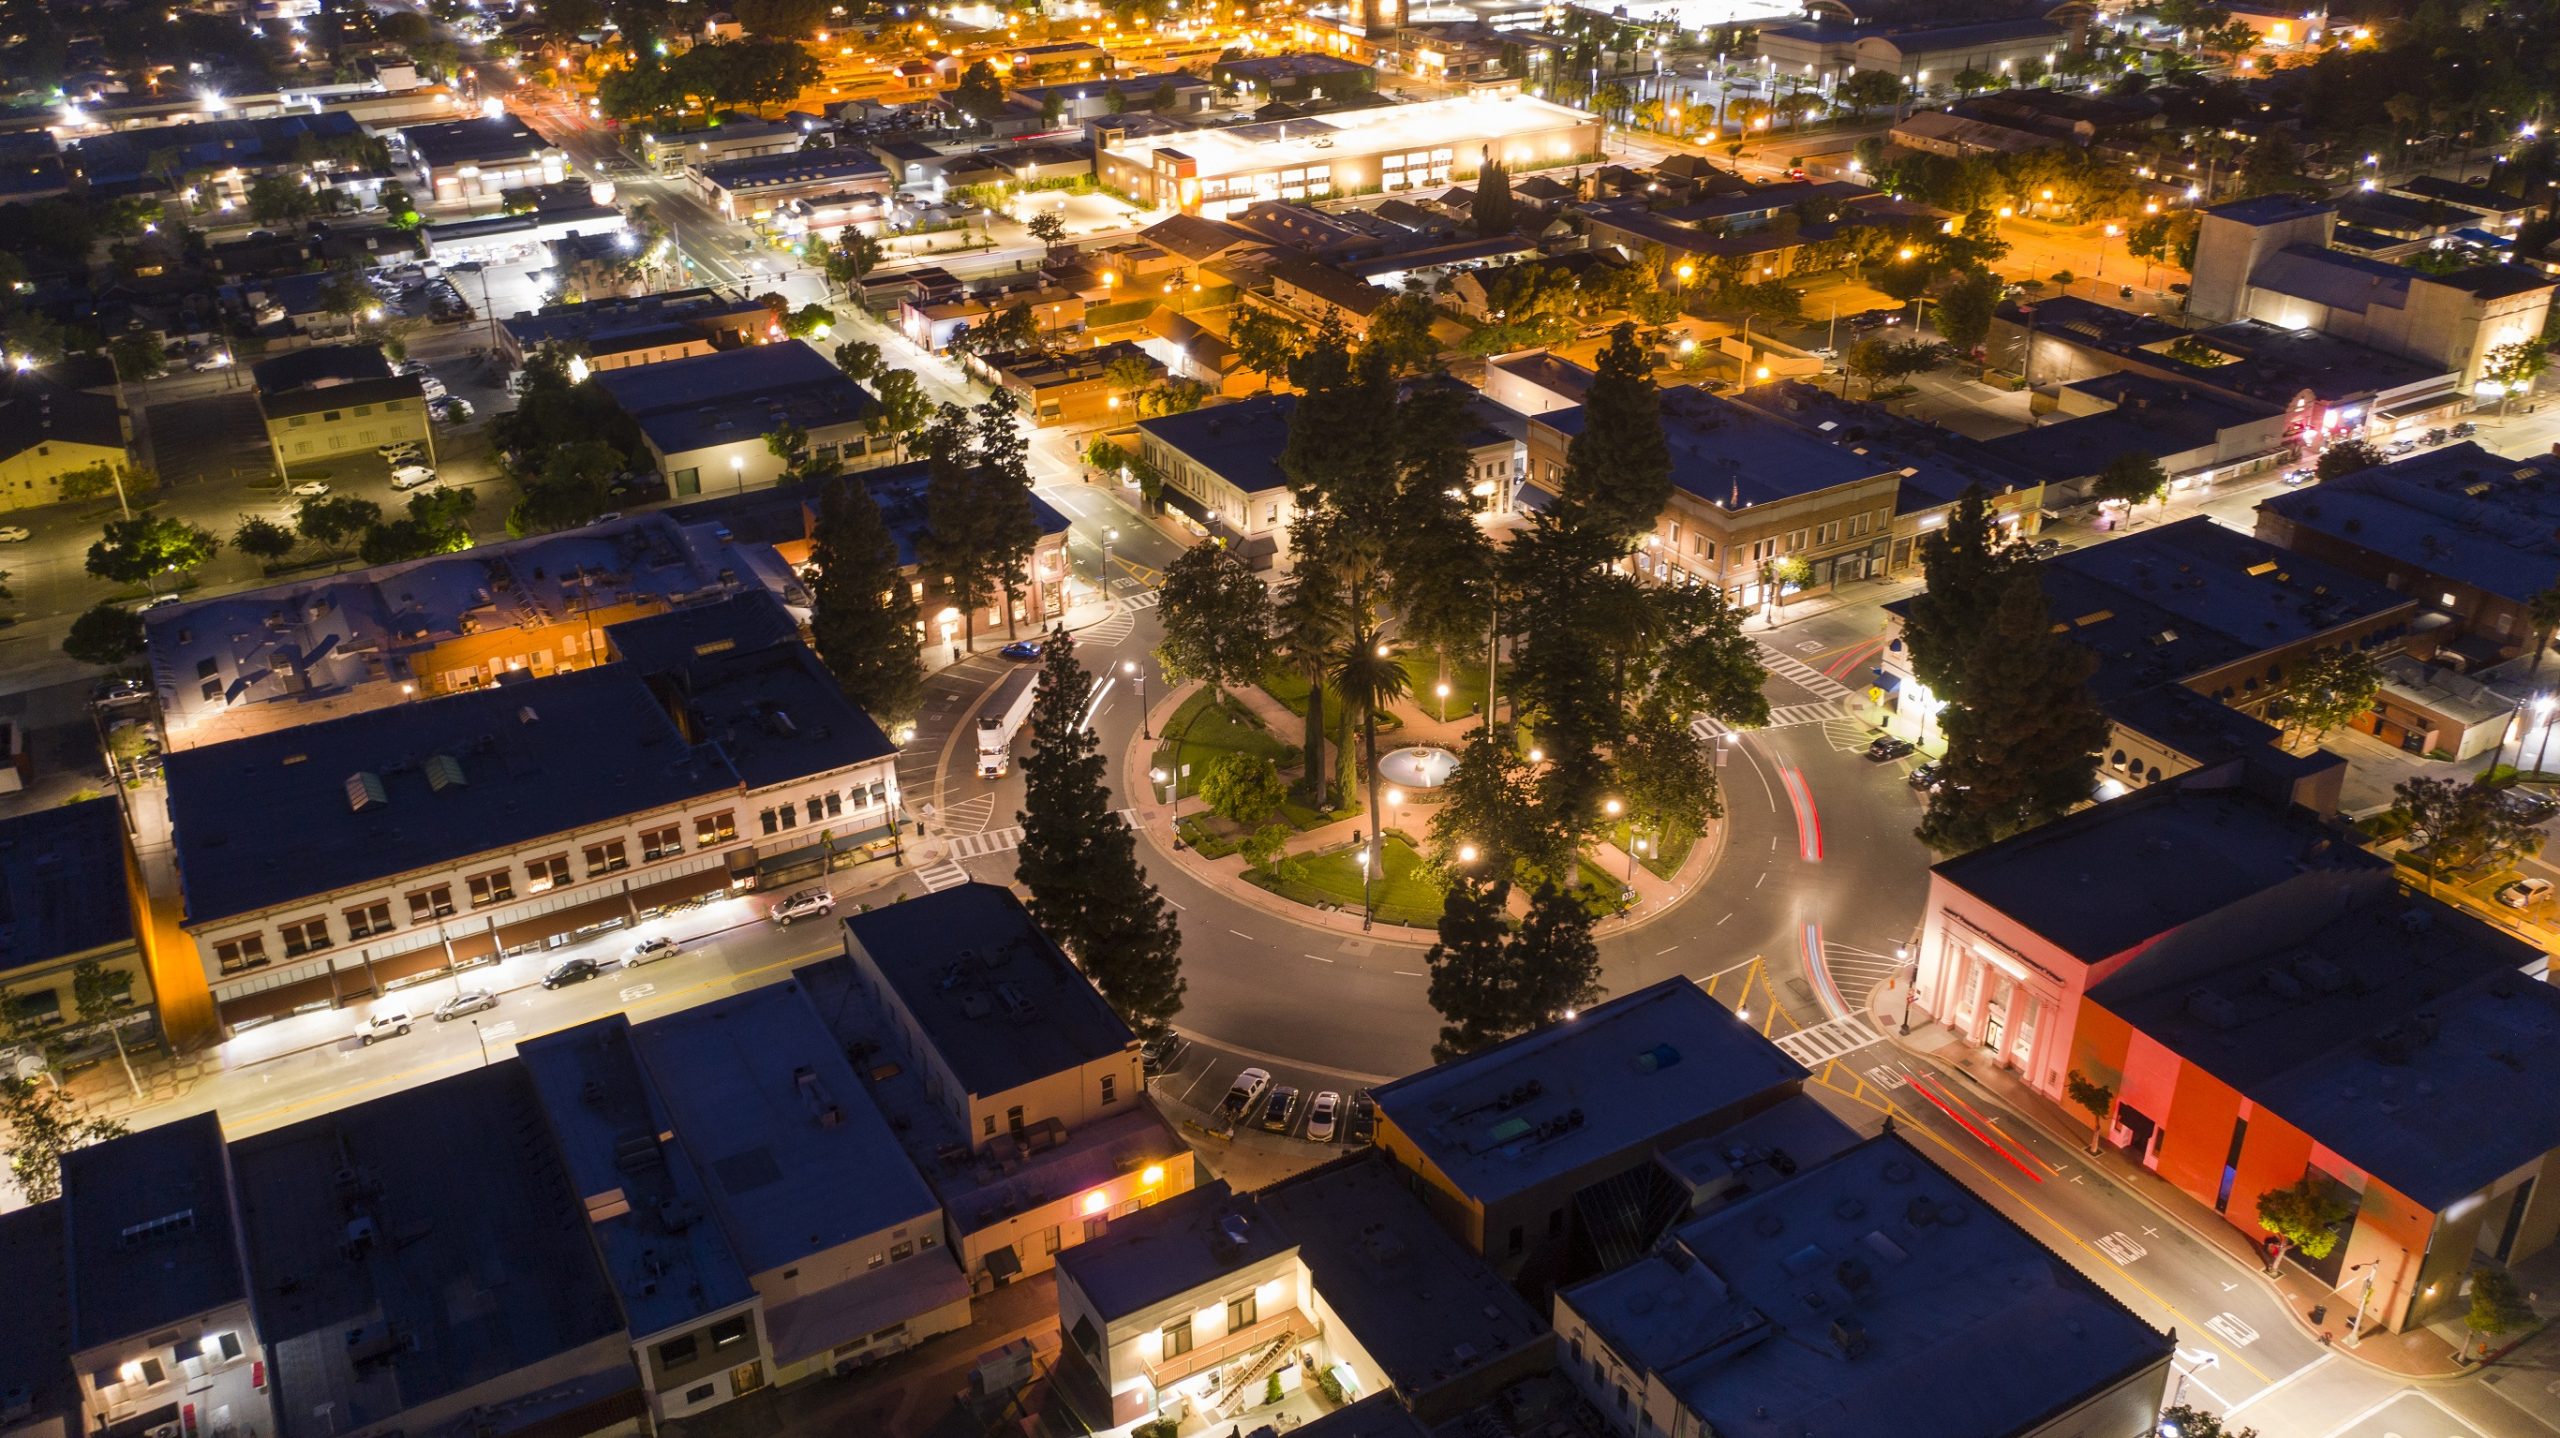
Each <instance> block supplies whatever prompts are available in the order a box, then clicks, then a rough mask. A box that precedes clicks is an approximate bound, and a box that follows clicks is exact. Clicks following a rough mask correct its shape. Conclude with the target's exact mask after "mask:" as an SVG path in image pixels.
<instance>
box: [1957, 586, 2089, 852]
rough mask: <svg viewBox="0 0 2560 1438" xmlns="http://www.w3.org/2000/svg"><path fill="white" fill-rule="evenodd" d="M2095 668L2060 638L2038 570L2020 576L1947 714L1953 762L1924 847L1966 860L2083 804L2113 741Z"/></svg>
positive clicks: (2006, 592)
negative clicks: (2092, 691) (2094, 683)
mask: <svg viewBox="0 0 2560 1438" xmlns="http://www.w3.org/2000/svg"><path fill="white" fill-rule="evenodd" d="M2096 667H2097V660H2096V659H2095V657H2093V656H2092V655H2091V654H2090V653H2089V652H2088V651H2087V650H2085V649H2082V648H2081V647H2080V646H2079V645H2077V644H2074V643H2072V642H2071V641H2070V640H2069V639H2066V638H2064V637H2063V636H2061V635H2059V634H2056V633H2054V632H2053V619H2052V611H2051V610H2050V608H2049V607H2048V606H2047V604H2046V602H2045V595H2044V584H2043V580H2042V577H2041V576H2040V575H2039V574H2038V572H2037V567H2036V566H2034V565H2020V566H2018V567H2016V568H2015V569H2013V570H2012V571H2011V572H2010V574H2009V576H2008V577H2007V579H2006V580H2005V581H2003V584H2002V589H2001V594H2000V602H1999V607H1998V608H1997V609H1996V610H1994V611H1993V613H1992V616H1991V622H1990V624H1989V625H1988V626H1986V627H1985V628H1984V629H1983V630H1982V632H1981V633H1980V634H1979V635H1978V636H1977V637H1976V639H1975V641H1974V644H1973V646H1972V648H1971V651H1970V653H1969V654H1968V655H1967V657H1966V659H1965V666H1964V668H1965V681H1964V687H1963V689H1962V691H1961V692H1960V695H1959V697H1958V698H1957V699H1956V701H1955V702H1954V703H1953V704H1952V705H1950V706H1949V707H1948V709H1947V713H1946V731H1947V757H1946V762H1945V764H1944V765H1943V766H1942V767H1941V768H1940V770H1939V779H1940V783H1939V785H1938V788H1937V790H1936V791H1935V792H1934V793H1932V794H1931V795H1930V796H1929V812H1928V813H1927V814H1926V815H1924V816H1923V817H1922V819H1921V821H1920V828H1919V835H1920V838H1921V841H1922V842H1924V843H1926V844H1928V845H1929V847H1931V848H1933V849H1936V850H1938V851H1939V852H1941V853H1963V852H1965V851H1967V850H1970V849H1978V848H1980V847H1982V846H1983V845H1985V844H1991V843H1997V842H1998V841H2000V840H2002V839H2005V838H2007V837H2009V836H2010V835H2012V834H2015V833H2018V832H2020V831H2021V830H2025V829H2032V828H2034V827H2035V826H2037V825H2039V824H2045V823H2050V822H2052V821H2053V820H2055V819H2058V818H2061V817H2062V816H2063V815H2064V814H2066V813H2068V812H2070V810H2071V808H2072V806H2073V805H2075V804H2079V803H2082V802H2084V801H2086V800H2087V799H2088V798H2089V796H2090V792H2091V790H2092V789H2093V788H2095V787H2096V784H2097V776H2098V754H2099V751H2101V750H2102V749H2104V748H2105V747H2106V742H2107V721H2106V718H2105V716H2104V715H2102V714H2100V713H2099V712H2098V710H2097V707H2096V706H2095V705H2093V704H2091V703H2090V702H2089V694H2088V689H2087V687H2086V686H2087V682H2088V678H2089V674H2090V672H2091V671H2092V670H2094V669H2095V668H2096Z"/></svg>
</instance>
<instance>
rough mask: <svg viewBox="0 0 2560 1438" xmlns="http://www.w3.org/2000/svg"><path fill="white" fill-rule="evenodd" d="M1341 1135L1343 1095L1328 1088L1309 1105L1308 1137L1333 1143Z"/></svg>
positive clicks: (1318, 1141) (1319, 1141) (1320, 1141)
mask: <svg viewBox="0 0 2560 1438" xmlns="http://www.w3.org/2000/svg"><path fill="white" fill-rule="evenodd" d="M1341 1135H1342V1095H1340V1094H1338V1093H1335V1092H1334V1091H1333V1090H1331V1089H1326V1090H1325V1091H1324V1092H1323V1093H1320V1094H1317V1095H1316V1099H1315V1102H1313V1103H1311V1104H1308V1105H1307V1137H1308V1138H1309V1139H1310V1140H1312V1141H1314V1142H1316V1143H1331V1142H1333V1141H1334V1140H1335V1139H1336V1138H1339V1137H1341Z"/></svg>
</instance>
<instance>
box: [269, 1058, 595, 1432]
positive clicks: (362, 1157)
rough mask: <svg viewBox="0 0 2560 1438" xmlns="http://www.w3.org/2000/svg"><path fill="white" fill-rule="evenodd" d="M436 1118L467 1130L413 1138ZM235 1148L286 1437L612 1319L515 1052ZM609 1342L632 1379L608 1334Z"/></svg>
mask: <svg viewBox="0 0 2560 1438" xmlns="http://www.w3.org/2000/svg"><path fill="white" fill-rule="evenodd" d="M440 1132H449V1133H456V1134H470V1135H472V1136H473V1137H472V1139H471V1141H470V1142H468V1143H460V1144H440V1143H421V1142H420V1141H419V1137H420V1135H422V1134H430V1133H440ZM232 1163H233V1166H234V1168H235V1169H236V1171H237V1173H238V1175H239V1178H238V1182H239V1190H240V1222H241V1228H242V1230H243V1232H244V1234H245V1236H246V1238H247V1242H248V1246H249V1267H250V1272H251V1274H252V1275H253V1277H252V1282H253V1283H254V1285H255V1287H256V1288H257V1291H258V1294H259V1300H258V1322H259V1329H260V1332H259V1337H260V1338H262V1339H263V1340H264V1341H265V1342H266V1344H267V1357H268V1360H269V1362H270V1364H271V1366H272V1372H273V1374H274V1379H273V1381H274V1385H275V1387H274V1397H275V1413H276V1418H277V1422H278V1424H279V1430H280V1432H281V1433H282V1434H283V1435H284V1438H331V1435H334V1434H338V1433H344V1432H346V1431H348V1430H350V1429H353V1428H358V1427H363V1426H367V1425H371V1424H377V1423H384V1422H389V1421H391V1420H393V1419H395V1418H397V1417H399V1415H401V1414H402V1413H404V1412H406V1411H408V1410H410V1409H414V1408H417V1407H419V1406H421V1405H424V1404H428V1403H433V1402H436V1401H437V1400H439V1399H443V1398H447V1397H450V1396H452V1395H454V1394H458V1393H462V1392H464V1391H466V1390H468V1389H471V1388H474V1387H477V1386H478V1385H480V1384H483V1383H488V1382H491V1381H493V1380H497V1379H500V1378H502V1377H504V1376H505V1375H507V1374H509V1373H512V1372H515V1371H517V1370H519V1369H523V1368H528V1367H531V1366H533V1365H536V1364H542V1363H548V1362H552V1361H555V1360H557V1359H558V1358H559V1357H560V1356H561V1355H564V1354H568V1353H571V1352H573V1351H575V1350H577V1349H580V1348H584V1347H586V1346H588V1345H590V1344H594V1343H596V1342H598V1341H599V1340H602V1339H607V1338H611V1337H613V1336H614V1335H617V1334H619V1333H621V1332H622V1331H623V1329H622V1312H621V1310H620V1309H619V1308H618V1307H617V1306H616V1304H615V1302H614V1292H613V1287H612V1285H611V1284H609V1283H607V1282H606V1281H605V1275H604V1269H603V1267H602V1265H601V1263H600V1261H599V1260H598V1258H597V1250H596V1247H595V1245H593V1244H592V1243H589V1242H588V1241H587V1235H586V1232H585V1229H586V1215H585V1213H584V1212H583V1211H582V1210H581V1209H580V1207H579V1204H578V1195H577V1194H576V1193H575V1192H574V1191H572V1189H571V1187H570V1184H569V1176H568V1174H567V1172H566V1171H565V1170H564V1169H563V1168H562V1167H561V1164H560V1159H559V1156H558V1153H557V1152H556V1151H555V1150H554V1149H553V1147H552V1146H551V1143H550V1141H549V1138H548V1135H547V1133H546V1132H545V1130H544V1127H543V1122H542V1110H541V1104H540V1101H539V1098H538V1097H537V1095H536V1092H535V1089H534V1085H533V1080H532V1078H531V1077H530V1076H529V1075H528V1074H527V1073H526V1071H525V1069H524V1067H523V1066H522V1065H521V1064H517V1063H515V1062H512V1061H509V1062H504V1063H498V1064H493V1065H491V1066H489V1067H487V1068H481V1069H468V1070H465V1071H464V1072H462V1073H460V1074H457V1075H455V1076H453V1077H451V1078H447V1079H442V1080H439V1081H437V1082H435V1083H431V1084H426V1085H423V1086H420V1087H417V1088H410V1089H401V1090H396V1091H393V1092H389V1093H385V1094H382V1095H380V1096H378V1097H374V1098H370V1099H367V1100H366V1101H364V1102H362V1103H358V1104H352V1105H349V1106H348V1107H345V1108H341V1109H338V1110H336V1111H334V1112H332V1113H328V1114H324V1115H322V1116H321V1117H318V1118H313V1119H307V1120H305V1121H303V1122H301V1123H298V1124H295V1125H293V1126H291V1127H289V1128H284V1129H278V1130H275V1131H273V1132H269V1133H263V1134H260V1135H258V1136H256V1137H254V1138H248V1139H243V1140H241V1141H240V1142H239V1143H238V1144H236V1145H234V1146H233V1149H232ZM355 1225H364V1226H365V1232H366V1234H367V1236H366V1237H365V1238H363V1239H362V1240H361V1241H359V1240H358V1239H357V1238H356V1237H355V1236H354V1235H355V1234H356V1232H357V1229H356V1227H355ZM375 1324H382V1325H387V1326H388V1328H389V1330H390V1332H391V1333H392V1334H394V1335H397V1337H398V1338H399V1339H401V1340H405V1341H401V1342H398V1343H396V1344H395V1345H394V1346H393V1347H392V1348H391V1350H390V1352H389V1353H387V1354H385V1355H383V1356H381V1357H379V1358H375V1357H371V1356H367V1355H360V1354H358V1353H356V1352H354V1351H353V1350H352V1349H351V1347H350V1345H349V1343H348V1332H349V1330H350V1329H351V1328H353V1327H355V1326H358V1325H365V1326H370V1325H375ZM610 1357H611V1359H613V1360H616V1361H617V1364H618V1366H620V1367H622V1368H623V1369H624V1370H625V1372H624V1375H623V1376H624V1377H625V1378H626V1380H627V1381H629V1382H631V1383H632V1384H634V1385H636V1384H637V1382H638V1377H637V1375H636V1374H633V1373H630V1372H629V1371H628V1364H627V1362H619V1360H621V1359H622V1349H621V1345H620V1344H618V1343H617V1344H615V1345H614V1351H613V1352H612V1354H611V1355H610Z"/></svg>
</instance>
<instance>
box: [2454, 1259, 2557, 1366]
mask: <svg viewBox="0 0 2560 1438" xmlns="http://www.w3.org/2000/svg"><path fill="white" fill-rule="evenodd" d="M2537 1321H2538V1319H2537V1317H2536V1315H2535V1313H2534V1311H2533V1305H2532V1304H2531V1303H2528V1302H2526V1301H2525V1296H2524V1295H2523V1294H2522V1293H2520V1292H2518V1291H2517V1289H2516V1281H2515V1280H2514V1279H2513V1278H2510V1277H2508V1276H2507V1271H2506V1270H2505V1269H2503V1268H2487V1267H2482V1268H2475V1269H2473V1270H2471V1306H2470V1308H2469V1309H2467V1310H2465V1311H2464V1313H2463V1315H2462V1326H2463V1329H2464V1330H2465V1331H2464V1334H2463V1339H2462V1347H2463V1353H2464V1356H2466V1357H2467V1356H2469V1354H2470V1351H2471V1340H2472V1339H2473V1338H2479V1339H2481V1340H2483V1344H2484V1346H2485V1343H2486V1340H2489V1339H2493V1338H2498V1337H2502V1336H2504V1335H2506V1334H2509V1333H2516V1332H2520V1331H2522V1330H2524V1329H2527V1328H2531V1327H2532V1326H2533V1325H2534V1324H2535V1323H2536V1322H2537Z"/></svg>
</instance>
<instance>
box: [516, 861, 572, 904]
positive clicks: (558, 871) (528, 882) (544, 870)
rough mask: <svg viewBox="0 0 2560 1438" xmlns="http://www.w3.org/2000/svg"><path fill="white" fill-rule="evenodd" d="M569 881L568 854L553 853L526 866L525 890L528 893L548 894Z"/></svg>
mask: <svg viewBox="0 0 2560 1438" xmlns="http://www.w3.org/2000/svg"><path fill="white" fill-rule="evenodd" d="M567 882H569V856H568V855H566V854H553V855H551V856H550V857H549V858H544V859H536V860H534V861H533V862H532V863H529V864H527V865H525V866H524V891H525V892H526V893H528V894H547V893H549V892H551V891H552V890H553V889H556V888H558V887H560V886H561V885H562V884H565V883H567Z"/></svg>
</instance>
